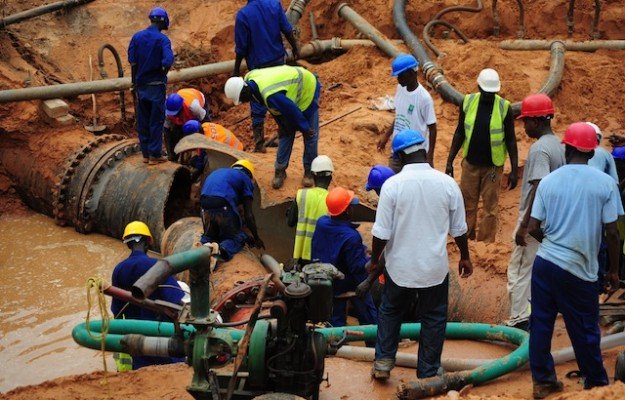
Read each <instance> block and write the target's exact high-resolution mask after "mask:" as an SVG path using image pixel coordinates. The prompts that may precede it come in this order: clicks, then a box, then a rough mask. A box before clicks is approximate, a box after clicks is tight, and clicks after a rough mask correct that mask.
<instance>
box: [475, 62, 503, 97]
mask: <svg viewBox="0 0 625 400" xmlns="http://www.w3.org/2000/svg"><path fill="white" fill-rule="evenodd" d="M477 84H478V85H480V88H482V90H483V91H485V92H489V93H497V92H498V91H499V89H501V81H499V74H498V73H497V71H495V70H494V69H492V68H485V69H483V70H481V71H480V74H479V75H478V76H477Z"/></svg>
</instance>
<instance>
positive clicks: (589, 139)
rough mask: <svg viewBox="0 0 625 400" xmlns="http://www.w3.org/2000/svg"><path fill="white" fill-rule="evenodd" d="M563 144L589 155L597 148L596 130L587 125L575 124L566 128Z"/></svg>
mask: <svg viewBox="0 0 625 400" xmlns="http://www.w3.org/2000/svg"><path fill="white" fill-rule="evenodd" d="M562 143H564V144H568V145H569V146H573V147H575V148H576V149H577V150H579V151H582V152H585V153H587V152H589V151H592V150H594V149H595V148H597V135H596V133H595V129H594V128H593V127H592V126H590V125H588V124H587V123H585V122H575V123H573V124H571V125H569V127H568V128H566V132H564V139H562Z"/></svg>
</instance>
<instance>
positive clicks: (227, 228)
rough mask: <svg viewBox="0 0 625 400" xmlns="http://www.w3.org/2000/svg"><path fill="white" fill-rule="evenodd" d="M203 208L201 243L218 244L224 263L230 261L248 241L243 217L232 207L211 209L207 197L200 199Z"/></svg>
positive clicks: (224, 206)
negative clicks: (244, 230)
mask: <svg viewBox="0 0 625 400" xmlns="http://www.w3.org/2000/svg"><path fill="white" fill-rule="evenodd" d="M200 204H201V206H202V223H203V224H204V234H203V235H202V239H201V242H202V243H209V242H217V243H219V249H220V252H221V258H223V259H224V261H228V260H230V259H231V258H232V257H233V256H234V255H235V254H236V253H238V252H240V251H241V249H243V246H245V243H246V242H247V240H248V236H247V234H246V233H245V232H243V230H242V225H241V217H240V216H239V214H238V213H237V212H236V211H234V210H233V209H232V207H230V205H223V206H220V207H214V208H211V206H212V204H210V203H209V202H208V201H207V199H206V197H205V196H202V198H201V199H200Z"/></svg>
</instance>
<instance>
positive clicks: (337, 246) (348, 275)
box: [311, 215, 369, 295]
mask: <svg viewBox="0 0 625 400" xmlns="http://www.w3.org/2000/svg"><path fill="white" fill-rule="evenodd" d="M356 226H357V225H355V224H352V223H351V222H349V221H343V220H338V219H332V218H330V217H329V216H327V215H324V216H323V217H321V218H319V219H318V220H317V225H316V227H315V233H314V234H313V238H312V248H311V256H312V259H313V260H319V261H320V262H324V263H330V264H332V265H334V266H335V267H336V268H338V269H339V270H340V271H341V272H343V273H344V274H345V279H343V280H336V281H334V283H333V285H334V294H335V295H339V294H341V293H345V292H349V291H354V290H356V286H358V284H359V283H360V282H362V281H364V280H365V279H367V276H368V273H367V271H366V270H365V264H367V262H368V261H369V257H368V256H367V254H366V252H365V250H366V247H365V245H364V244H363V243H362V238H361V236H360V233H358V231H357V230H356Z"/></svg>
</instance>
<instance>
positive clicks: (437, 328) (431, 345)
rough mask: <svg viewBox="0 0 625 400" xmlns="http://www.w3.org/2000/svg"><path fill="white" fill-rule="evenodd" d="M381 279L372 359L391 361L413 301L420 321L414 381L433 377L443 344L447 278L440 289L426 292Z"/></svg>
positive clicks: (438, 363) (447, 287)
mask: <svg viewBox="0 0 625 400" xmlns="http://www.w3.org/2000/svg"><path fill="white" fill-rule="evenodd" d="M385 278H386V283H385V285H384V292H383V293H382V303H381V304H380V309H379V310H378V338H377V341H376V344H375V359H376V360H382V359H392V360H394V359H395V355H396V354H397V347H398V343H399V332H400V328H401V323H402V320H403V318H404V315H405V314H406V310H408V309H409V308H410V307H411V306H412V305H413V303H414V299H415V297H416V298H417V307H416V312H417V315H418V316H419V317H420V319H421V334H420V337H419V360H418V361H417V377H418V378H419V379H422V378H429V377H432V376H435V375H436V373H437V372H438V369H439V368H440V366H441V354H442V352H443V343H444V342H445V328H446V327H447V303H448V299H447V297H448V293H449V276H447V277H446V278H445V280H444V281H443V283H441V284H440V285H436V286H432V287H428V288H405V287H401V286H398V285H397V284H395V282H393V280H392V279H391V278H390V276H388V274H386V273H385Z"/></svg>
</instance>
